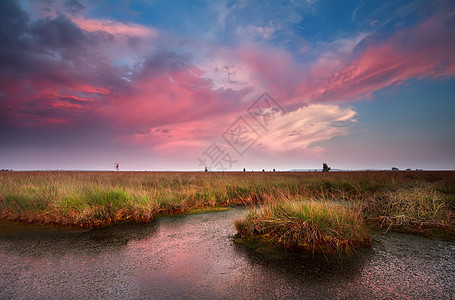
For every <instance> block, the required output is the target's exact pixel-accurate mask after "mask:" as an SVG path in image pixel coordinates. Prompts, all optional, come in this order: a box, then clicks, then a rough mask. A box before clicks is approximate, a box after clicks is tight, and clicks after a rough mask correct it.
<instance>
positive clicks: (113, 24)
mask: <svg viewBox="0 0 455 300" xmlns="http://www.w3.org/2000/svg"><path fill="white" fill-rule="evenodd" d="M71 21H73V22H74V23H75V24H76V25H77V26H79V28H81V29H83V30H85V31H88V32H104V33H108V34H111V35H127V36H138V37H143V38H153V37H156V36H157V35H158V31H157V30H156V29H154V28H151V27H146V26H142V25H138V24H132V23H122V22H117V21H113V20H97V19H88V18H82V17H74V18H71Z"/></svg>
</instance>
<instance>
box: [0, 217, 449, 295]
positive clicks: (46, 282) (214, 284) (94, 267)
mask: <svg viewBox="0 0 455 300" xmlns="http://www.w3.org/2000/svg"><path fill="white" fill-rule="evenodd" d="M244 213H245V211H243V210H240V209H232V210H230V211H226V212H217V213H209V214H200V215H190V216H181V217H166V218H161V219H159V220H158V221H156V222H155V223H153V224H125V225H118V226H112V227H108V228H102V229H95V230H89V231H87V230H85V231H84V230H77V229H62V228H58V227H49V226H41V225H22V224H16V223H9V222H5V221H1V222H0V262H1V264H0V299H5V298H6V299H8V298H13V299H24V298H25V299H44V298H46V299H63V298H64V299H80V298H92V299H93V298H134V299H138V298H149V299H173V298H194V299H225V298H226V299H250V298H255V299H274V298H283V299H296V298H298V299H314V298H323V299H327V298H350V299H366V298H368V299H376V298H378V299H381V298H418V299H422V298H431V299H435V298H444V299H450V298H452V299H453V298H455V242H453V241H444V240H440V239H435V238H425V237H420V236H413V235H406V234H398V233H392V234H390V233H389V234H387V235H382V234H375V235H374V245H373V248H372V249H370V250H365V251H361V252H360V253H358V254H357V255H356V256H354V257H350V258H347V259H344V260H343V261H339V260H327V259H325V258H323V257H317V258H315V259H313V258H312V257H301V256H296V255H293V254H288V255H278V254H276V253H263V252H258V251H255V250H254V249H251V248H248V247H247V246H244V245H236V244H234V243H233V235H234V234H235V229H234V227H233V220H234V219H236V218H238V217H240V216H241V215H242V214H244Z"/></svg>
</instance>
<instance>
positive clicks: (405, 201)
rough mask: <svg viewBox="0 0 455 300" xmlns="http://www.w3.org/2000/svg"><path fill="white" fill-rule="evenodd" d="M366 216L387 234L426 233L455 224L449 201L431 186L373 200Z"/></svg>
mask: <svg viewBox="0 0 455 300" xmlns="http://www.w3.org/2000/svg"><path fill="white" fill-rule="evenodd" d="M365 212H366V214H367V215H369V216H370V219H371V220H376V221H378V222H380V225H381V226H382V227H386V228H387V230H389V229H391V228H402V229H406V228H408V229H416V228H417V229H424V228H428V227H435V226H436V227H437V226H448V225H449V224H450V223H453V210H452V209H451V208H450V201H449V197H447V196H446V195H444V194H443V193H441V192H438V191H437V190H436V189H435V188H434V187H433V186H432V185H430V184H428V183H426V184H421V185H419V186H414V187H408V188H398V189H397V190H394V191H388V192H386V193H384V195H380V196H377V197H373V198H371V199H369V200H368V201H367V203H366V205H365Z"/></svg>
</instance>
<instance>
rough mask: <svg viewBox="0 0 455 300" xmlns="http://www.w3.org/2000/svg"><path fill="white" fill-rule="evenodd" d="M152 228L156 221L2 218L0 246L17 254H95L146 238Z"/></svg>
mask: <svg viewBox="0 0 455 300" xmlns="http://www.w3.org/2000/svg"><path fill="white" fill-rule="evenodd" d="M156 230H157V224H156V222H154V223H149V224H134V223H125V224H118V225H114V226H109V227H104V228H95V229H90V230H88V229H80V228H71V227H60V226H48V225H40V224H21V223H15V222H8V221H4V220H3V221H1V223H0V243H2V248H3V249H4V250H6V251H8V252H10V253H14V254H17V255H20V256H46V255H51V256H53V257H59V256H63V255H68V254H69V253H73V254H74V255H77V254H91V255H96V254H99V253H105V252H111V251H121V250H122V248H125V247H126V246H127V245H128V243H129V242H130V241H134V240H143V239H146V238H149V237H150V236H152V235H153V234H154V233H155V232H156Z"/></svg>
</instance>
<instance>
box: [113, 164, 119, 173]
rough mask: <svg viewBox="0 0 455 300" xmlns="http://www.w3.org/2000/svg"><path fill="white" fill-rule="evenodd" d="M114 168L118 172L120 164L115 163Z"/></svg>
mask: <svg viewBox="0 0 455 300" xmlns="http://www.w3.org/2000/svg"><path fill="white" fill-rule="evenodd" d="M114 168H115V169H116V170H117V171H118V169H119V168H120V165H119V163H114Z"/></svg>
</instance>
